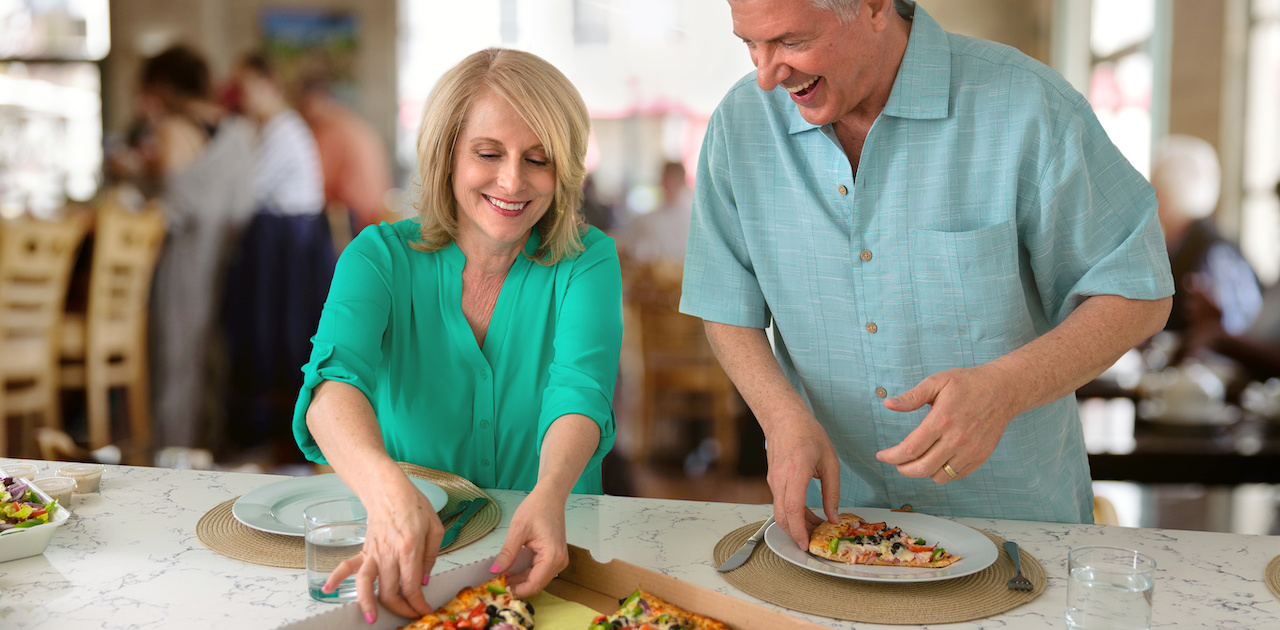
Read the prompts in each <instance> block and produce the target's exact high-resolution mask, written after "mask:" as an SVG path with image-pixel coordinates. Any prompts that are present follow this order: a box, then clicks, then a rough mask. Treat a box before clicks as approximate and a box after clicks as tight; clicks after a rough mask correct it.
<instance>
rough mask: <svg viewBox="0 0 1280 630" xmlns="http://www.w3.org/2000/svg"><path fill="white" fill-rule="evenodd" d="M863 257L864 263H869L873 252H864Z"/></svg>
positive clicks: (865, 250)
mask: <svg viewBox="0 0 1280 630" xmlns="http://www.w3.org/2000/svg"><path fill="white" fill-rule="evenodd" d="M861 257H862V262H867V261H869V260H871V250H869V249H864V250H862V254H861Z"/></svg>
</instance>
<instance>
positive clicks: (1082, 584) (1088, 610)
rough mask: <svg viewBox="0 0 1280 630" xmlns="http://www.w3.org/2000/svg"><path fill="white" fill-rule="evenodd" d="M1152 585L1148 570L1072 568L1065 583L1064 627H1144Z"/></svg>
mask: <svg viewBox="0 0 1280 630" xmlns="http://www.w3.org/2000/svg"><path fill="white" fill-rule="evenodd" d="M1154 585H1155V580H1154V579H1153V576H1152V575H1151V574H1149V573H1134V572H1131V571H1130V572H1123V571H1121V572H1113V571H1106V570H1103V569H1098V568H1094V567H1090V566H1080V567H1073V568H1072V569H1071V579H1070V580H1069V581H1068V582H1067V627H1068V628H1070V629H1072V630H1095V629H1102V628H1107V629H1111V630H1147V629H1148V628H1150V627H1151V601H1152V600H1151V598H1152V591H1153V587H1154Z"/></svg>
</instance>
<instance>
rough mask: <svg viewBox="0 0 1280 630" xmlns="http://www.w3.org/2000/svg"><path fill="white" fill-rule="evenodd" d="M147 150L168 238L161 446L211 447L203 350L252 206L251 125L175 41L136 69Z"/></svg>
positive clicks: (156, 385)
mask: <svg viewBox="0 0 1280 630" xmlns="http://www.w3.org/2000/svg"><path fill="white" fill-rule="evenodd" d="M141 84H142V102H143V103H145V106H144V108H143V113H144V114H145V115H146V116H147V117H148V121H147V122H148V124H149V126H150V128H151V129H152V133H154V140H153V144H152V145H151V146H150V150H149V151H147V152H146V153H145V156H146V158H145V159H146V162H147V169H148V171H149V172H150V173H152V174H153V175H154V176H155V177H156V178H157V180H158V181H159V182H160V186H161V189H162V191H163V192H162V195H163V198H164V205H165V208H166V212H167V215H168V216H167V221H168V235H167V237H166V240H165V244H164V248H163V250H162V252H161V255H160V260H159V262H158V264H157V266H156V272H155V279H154V281H153V287H152V291H153V294H152V299H151V315H150V322H151V326H150V334H151V352H152V360H151V380H152V390H151V391H152V398H153V402H152V413H153V416H154V420H153V422H154V423H155V425H156V429H157V437H158V440H157V441H158V443H159V444H160V445H169V446H184V447H196V446H207V445H208V444H209V441H210V439H211V436H210V434H209V431H210V428H209V425H208V423H207V422H206V421H205V418H203V417H202V415H201V413H202V409H204V408H205V400H206V380H207V378H208V374H209V358H210V355H209V348H210V347H211V346H213V345H215V344H213V343H211V340H212V339H213V338H214V337H215V336H216V334H217V326H216V325H215V315H216V313H217V311H218V302H219V298H220V295H221V294H220V292H219V291H217V290H214V288H215V287H220V286H222V280H223V278H224V275H223V274H224V272H225V269H226V261H227V254H228V252H227V248H228V245H229V243H230V242H231V239H232V238H233V237H234V235H235V233H236V232H237V231H238V230H239V229H240V228H241V227H243V225H244V224H245V223H246V222H247V221H248V218H249V216H250V215H251V213H252V211H253V194H252V191H253V187H252V179H253V173H252V168H253V146H254V144H253V143H254V130H253V126H252V125H251V124H250V123H249V122H248V121H246V120H244V119H242V118H240V117H238V116H234V115H230V114H228V113H227V112H226V111H225V110H224V109H223V108H222V107H221V106H219V105H218V104H217V103H215V102H214V101H213V100H212V99H211V96H210V94H211V92H210V78H209V67H208V65H207V64H206V63H205V61H204V59H203V58H202V57H201V56H200V55H199V54H198V53H196V52H195V51H193V50H191V49H190V48H187V47H185V46H175V47H172V48H169V49H168V50H165V51H164V52H162V53H160V54H158V55H156V56H155V57H152V58H150V59H148V60H147V61H146V62H145V63H144V65H143V68H142V77H141Z"/></svg>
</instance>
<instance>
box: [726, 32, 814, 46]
mask: <svg viewBox="0 0 1280 630" xmlns="http://www.w3.org/2000/svg"><path fill="white" fill-rule="evenodd" d="M733 36H734V37H737V38H738V39H740V40H742V41H744V42H748V41H751V40H749V39H747V38H745V37H743V36H741V35H739V34H738V33H737V31H734V33H733ZM798 37H799V34H797V33H796V32H794V31H787V32H785V33H783V34H781V35H778V36H777V37H773V38H770V39H766V40H763V42H764V43H766V44H771V43H774V42H780V41H782V40H784V39H796V38H798ZM757 43H760V42H757Z"/></svg>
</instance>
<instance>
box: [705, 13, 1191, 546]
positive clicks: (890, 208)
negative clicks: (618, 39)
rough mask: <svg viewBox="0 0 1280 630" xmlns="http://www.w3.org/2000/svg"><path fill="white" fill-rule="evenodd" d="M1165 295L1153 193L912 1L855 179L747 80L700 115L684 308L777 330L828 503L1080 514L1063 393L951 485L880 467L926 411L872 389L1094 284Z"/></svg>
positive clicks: (1088, 515)
mask: <svg viewBox="0 0 1280 630" xmlns="http://www.w3.org/2000/svg"><path fill="white" fill-rule="evenodd" d="M1172 293H1173V281H1172V279H1171V277H1170V274H1169V263H1168V255H1167V254H1166V252H1165V246H1164V239H1163V237H1162V236H1161V232H1160V227H1159V224H1158V222H1157V220H1156V200H1155V195H1154V194H1153V192H1152V190H1151V187H1150V186H1149V185H1148V184H1147V183H1146V181H1145V180H1144V179H1143V178H1142V176H1141V175H1140V174H1139V173H1138V172H1137V171H1135V170H1134V169H1133V168H1132V167H1131V166H1130V165H1129V163H1128V162H1127V161H1125V159H1124V157H1123V156H1121V154H1120V152H1119V150H1117V149H1116V147H1115V146H1114V145H1113V144H1112V143H1111V141H1110V140H1109V139H1108V138H1107V136H1106V134H1105V132H1104V131H1103V130H1102V128H1101V126H1100V125H1099V124H1098V121H1097V119H1096V118H1095V117H1094V115H1093V112H1092V110H1091V109H1090V107H1089V104H1088V103H1087V102H1086V101H1085V99H1084V98H1083V97H1082V96H1081V95H1080V94H1079V93H1077V92H1076V91H1075V90H1073V89H1072V88H1071V87H1070V86H1069V85H1068V84H1067V83H1066V81H1064V80H1063V79H1062V78H1061V77H1060V76H1059V75H1057V74H1056V73H1054V72H1053V71H1052V70H1050V69H1048V68H1046V67H1045V66H1043V65H1042V64H1040V63H1038V62H1036V61H1034V60H1032V59H1030V58H1028V57H1026V56H1025V55H1023V54H1021V53H1019V52H1017V51H1016V50H1014V49H1012V48H1008V47H1005V46H1001V45H998V44H994V43H991V42H986V41H982V40H977V39H972V38H968V37H963V36H959V35H954V34H950V33H947V32H945V31H943V30H942V29H941V27H939V26H938V24H937V22H935V21H934V20H933V19H932V18H931V17H930V16H929V15H928V13H926V12H925V11H924V10H923V9H920V8H917V9H916V11H915V18H914V23H913V26H912V29H911V36H910V39H909V42H908V45H907V50H906V55H905V57H904V59H903V61H902V66H901V69H900V70H899V73H898V77H897V80H896V81H895V83H894V86H893V91H892V94H891V95H890V97H889V101H888V103H887V104H886V106H885V108H884V111H883V112H881V114H880V116H879V117H878V118H877V119H876V121H875V123H874V124H873V125H872V127H871V130H870V132H869V133H868V134H867V138H866V142H865V145H864V147H863V150H862V155H861V158H860V163H859V166H858V170H857V175H856V178H855V177H854V174H853V172H852V170H851V168H850V163H849V160H848V158H847V157H846V156H845V154H844V152H843V150H842V149H841V147H840V145H839V144H838V142H837V141H836V139H835V134H834V132H833V130H832V129H831V127H830V126H823V127H816V126H814V125H812V124H809V123H808V122H806V121H805V120H804V119H803V118H801V116H800V114H799V112H798V110H797V108H796V106H795V105H794V104H793V103H792V102H791V101H790V99H789V98H788V95H787V92H786V91H785V90H783V89H780V88H779V89H775V90H773V91H772V92H764V91H762V90H760V89H759V88H758V87H757V85H756V82H755V76H754V75H749V76H747V77H744V78H743V79H742V81H740V82H738V84H737V85H735V86H734V87H733V89H732V90H730V92H729V94H728V95H727V96H726V97H725V99H724V101H723V102H722V103H721V104H720V106H719V107H718V108H717V110H716V112H715V114H714V115H713V116H712V118H711V121H710V124H709V127H708V129H707V134H706V138H705V140H704V144H703V149H702V155H701V158H700V162H699V167H698V179H697V188H696V201H695V204H694V215H693V221H692V225H691V232H690V237H689V250H688V257H687V259H686V263H685V272H684V295H683V298H682V300H681V304H680V308H681V310H682V311H683V312H685V313H688V314H690V315H695V316H697V317H701V318H703V319H706V320H708V321H714V322H720V323H724V324H731V325H735V326H748V327H754V328H764V327H766V326H768V325H769V324H770V323H771V322H772V324H773V326H774V331H775V335H774V346H775V352H776V355H777V358H778V361H779V363H780V364H781V366H782V369H783V372H784V373H785V374H786V375H787V377H788V378H789V379H790V381H791V383H792V385H793V386H795V388H796V389H797V391H799V392H800V394H801V396H803V397H804V399H805V400H806V401H807V402H808V404H809V405H810V407H811V408H812V409H813V412H814V415H815V416H816V417H817V419H818V421H819V422H821V423H822V425H823V426H824V427H825V428H826V430H827V433H828V435H830V436H831V439H832V442H833V443H834V445H835V448H836V452H837V453H838V454H839V456H840V461H841V464H842V467H841V494H842V496H841V504H842V505H845V506H872V507H895V508H896V507H898V506H899V505H901V504H903V503H910V504H911V505H912V506H913V507H914V508H915V509H916V510H917V511H922V512H928V513H934V514H946V515H954V516H986V517H994V518H1008V519H1022V520H1038V521H1059V522H1091V520H1092V503H1093V495H1092V491H1091V489H1090V477H1089V464H1088V458H1087V456H1086V453H1085V449H1084V440H1083V436H1082V431H1081V427H1080V420H1079V416H1078V414H1077V408H1076V403H1075V399H1074V397H1072V396H1066V397H1064V398H1062V399H1059V400H1056V401H1054V402H1051V403H1049V404H1047V405H1044V406H1042V407H1040V408H1037V409H1034V410H1032V411H1028V412H1026V413H1024V414H1022V415H1021V416H1018V417H1017V418H1014V419H1013V421H1012V422H1010V423H1009V426H1008V429H1007V430H1006V431H1005V434H1004V436H1003V439H1001V441H1000V444H999V445H998V446H997V447H996V449H995V452H994V453H993V454H992V455H991V458H990V459H988V460H987V462H986V463H985V464H983V465H982V466H981V467H980V468H979V469H978V470H976V471H974V472H972V473H971V474H970V475H969V476H968V477H965V478H964V479H960V480H957V481H953V482H951V483H948V484H945V485H937V484H935V483H934V482H933V481H932V480H930V479H927V478H926V479H912V478H908V477H904V476H903V475H901V474H900V473H898V472H897V469H896V468H895V467H893V466H889V465H885V464H882V463H880V462H879V461H877V460H876V458H875V454H876V452H877V451H880V450H883V449H886V448H889V447H891V446H894V445H896V444H898V443H900V442H901V441H902V440H903V439H904V438H906V436H907V434H908V433H910V432H911V431H912V430H913V429H914V428H916V427H917V426H918V425H919V424H920V421H921V420H922V419H923V418H924V416H925V413H926V411H927V408H925V409H922V410H919V411H916V412H911V413H901V412H895V411H890V410H888V409H886V408H885V407H884V405H883V398H884V396H894V395H896V394H900V393H902V392H905V391H906V390H908V389H910V388H911V387H914V386H915V385H916V384H918V383H919V382H920V381H921V380H923V379H924V378H925V377H927V376H929V375H931V374H934V373H937V372H941V371H943V370H946V369H949V368H953V367H969V366H976V365H980V364H983V363H987V362H989V361H991V360H993V359H996V358H997V357H1000V356H1002V355H1004V354H1007V353H1009V352H1010V351H1012V350H1015V349H1017V348H1018V347H1020V346H1022V345H1024V344H1026V343H1027V342H1028V341H1031V340H1032V339H1034V338H1036V337H1037V336H1039V335H1042V334H1044V333H1045V332H1047V331H1048V330H1050V329H1051V328H1053V327H1054V326H1056V325H1058V324H1059V323H1061V322H1062V321H1063V320H1064V319H1065V318H1066V317H1067V316H1068V315H1069V314H1070V313H1071V311H1072V310H1073V309H1075V308H1076V307H1077V306H1079V304H1080V303H1081V302H1082V301H1083V300H1085V299H1087V298H1088V297H1090V296H1093V295H1103V294H1110V295H1120V296H1123V297H1127V298H1132V299H1143V300H1151V299H1158V298H1163V297H1167V296H1169V295H1172ZM871 324H874V326H871ZM1081 342H1082V343H1088V339H1082V340H1081ZM877 390H882V391H879V392H878V391H877ZM809 505H810V506H811V507H817V506H820V505H821V499H820V496H819V495H818V493H817V486H816V483H815V484H812V485H811V487H810V492H809Z"/></svg>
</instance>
